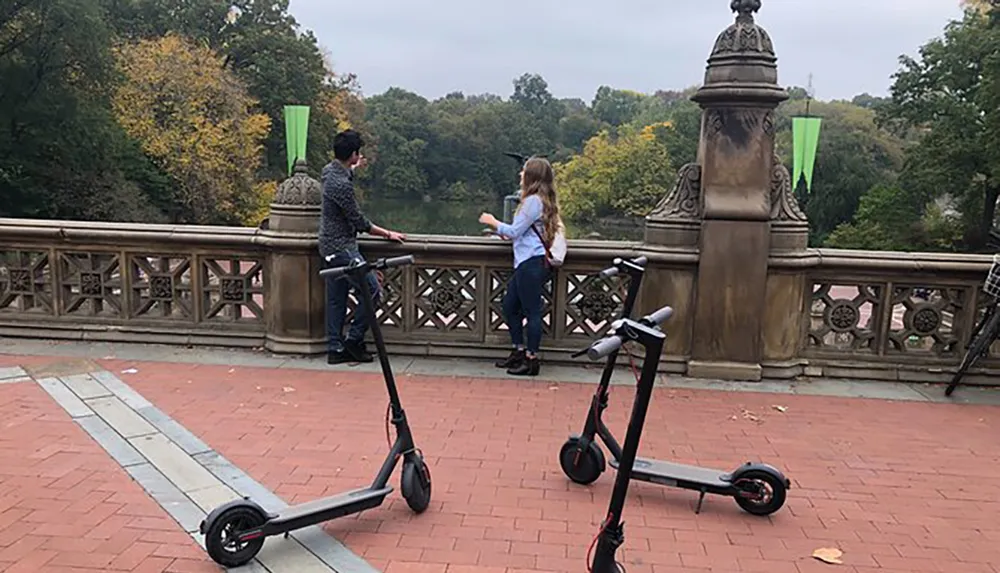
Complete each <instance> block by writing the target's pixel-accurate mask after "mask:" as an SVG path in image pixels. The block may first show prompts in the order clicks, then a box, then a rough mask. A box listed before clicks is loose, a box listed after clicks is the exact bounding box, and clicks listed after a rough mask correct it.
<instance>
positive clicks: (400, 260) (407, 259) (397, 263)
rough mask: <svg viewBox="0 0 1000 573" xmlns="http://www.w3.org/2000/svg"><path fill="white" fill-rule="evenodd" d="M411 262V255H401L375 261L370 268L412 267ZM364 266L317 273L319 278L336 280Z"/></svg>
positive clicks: (344, 267)
mask: <svg viewBox="0 0 1000 573" xmlns="http://www.w3.org/2000/svg"><path fill="white" fill-rule="evenodd" d="M413 262H414V259H413V255H403V256H402V257H391V258H387V259H379V260H377V261H375V263H373V264H372V265H371V266H370V267H371V268H375V269H388V268H392V267H401V266H405V265H412V264H413ZM364 264H365V263H359V264H355V263H352V264H350V265H345V266H342V267H331V268H329V269H323V270H321V271H320V272H319V276H321V277H323V278H326V279H337V278H340V277H342V276H344V275H346V274H347V273H348V272H350V271H351V269H354V268H357V267H360V266H363V265H364Z"/></svg>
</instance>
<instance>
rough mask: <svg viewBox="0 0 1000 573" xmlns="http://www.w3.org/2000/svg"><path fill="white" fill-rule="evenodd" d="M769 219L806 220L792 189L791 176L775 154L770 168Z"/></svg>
mask: <svg viewBox="0 0 1000 573" xmlns="http://www.w3.org/2000/svg"><path fill="white" fill-rule="evenodd" d="M771 220H772V221H806V220H807V217H806V214H805V213H803V212H802V209H800V208H799V201H798V199H796V198H795V193H794V192H793V190H792V176H791V175H790V174H789V173H788V168H787V167H785V166H784V164H782V163H781V160H780V159H779V158H778V156H777V155H775V156H774V165H773V167H772V168H771Z"/></svg>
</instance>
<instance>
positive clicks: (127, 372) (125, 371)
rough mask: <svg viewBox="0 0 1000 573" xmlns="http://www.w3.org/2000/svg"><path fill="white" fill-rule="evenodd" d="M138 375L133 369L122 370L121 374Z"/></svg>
mask: <svg viewBox="0 0 1000 573" xmlns="http://www.w3.org/2000/svg"><path fill="white" fill-rule="evenodd" d="M138 373H139V371H138V370H136V369H135V368H126V369H125V370H122V374H138Z"/></svg>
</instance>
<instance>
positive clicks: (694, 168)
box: [646, 163, 701, 221]
mask: <svg viewBox="0 0 1000 573" xmlns="http://www.w3.org/2000/svg"><path fill="white" fill-rule="evenodd" d="M700 217H701V165H698V164H697V163H688V164H687V165H685V166H684V167H681V168H680V171H678V172H677V182H676V183H675V184H674V187H673V189H671V190H670V193H668V194H667V195H666V197H664V198H663V199H661V200H660V202H659V203H657V204H656V207H654V208H653V210H652V211H650V213H649V215H647V216H646V220H648V221H664V220H666V219H698V218H700Z"/></svg>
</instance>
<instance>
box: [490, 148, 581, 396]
mask: <svg viewBox="0 0 1000 573" xmlns="http://www.w3.org/2000/svg"><path fill="white" fill-rule="evenodd" d="M520 199H521V202H520V204H519V205H518V207H517V211H516V212H515V213H514V221H513V222H512V223H510V224H507V223H501V222H500V221H498V220H497V218H496V217H494V216H493V215H491V214H489V213H483V214H482V215H480V217H479V222H480V223H482V224H484V225H489V226H490V227H493V228H494V229H496V232H497V234H498V235H500V236H501V237H503V238H504V239H507V240H509V241H511V242H512V243H513V247H514V274H513V275H512V276H511V279H510V282H508V283H507V292H506V293H505V294H504V297H503V315H504V321H505V322H506V323H507V328H508V330H510V339H511V343H512V344H513V346H514V348H513V350H512V351H511V353H510V356H508V357H507V358H506V359H504V360H501V361H498V362H497V363H496V366H497V368H506V369H507V373H508V374H512V375H514V376H537V375H538V372H539V361H538V348H539V346H540V345H541V341H542V288H543V287H544V285H545V282H546V281H548V280H549V263H548V259H547V258H546V257H547V251H548V248H549V246H550V245H552V242H553V240H554V239H555V237H556V235H557V233H559V230H560V226H561V225H562V221H561V219H560V217H559V201H558V200H557V198H556V186H555V172H554V171H553V169H552V164H550V163H549V162H548V161H547V160H546V159H543V158H541V157H532V158H529V159H528V160H527V161H526V162H525V163H524V166H523V167H522V168H521V195H520ZM525 321H527V328H526V329H525V326H524V322H525Z"/></svg>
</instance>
